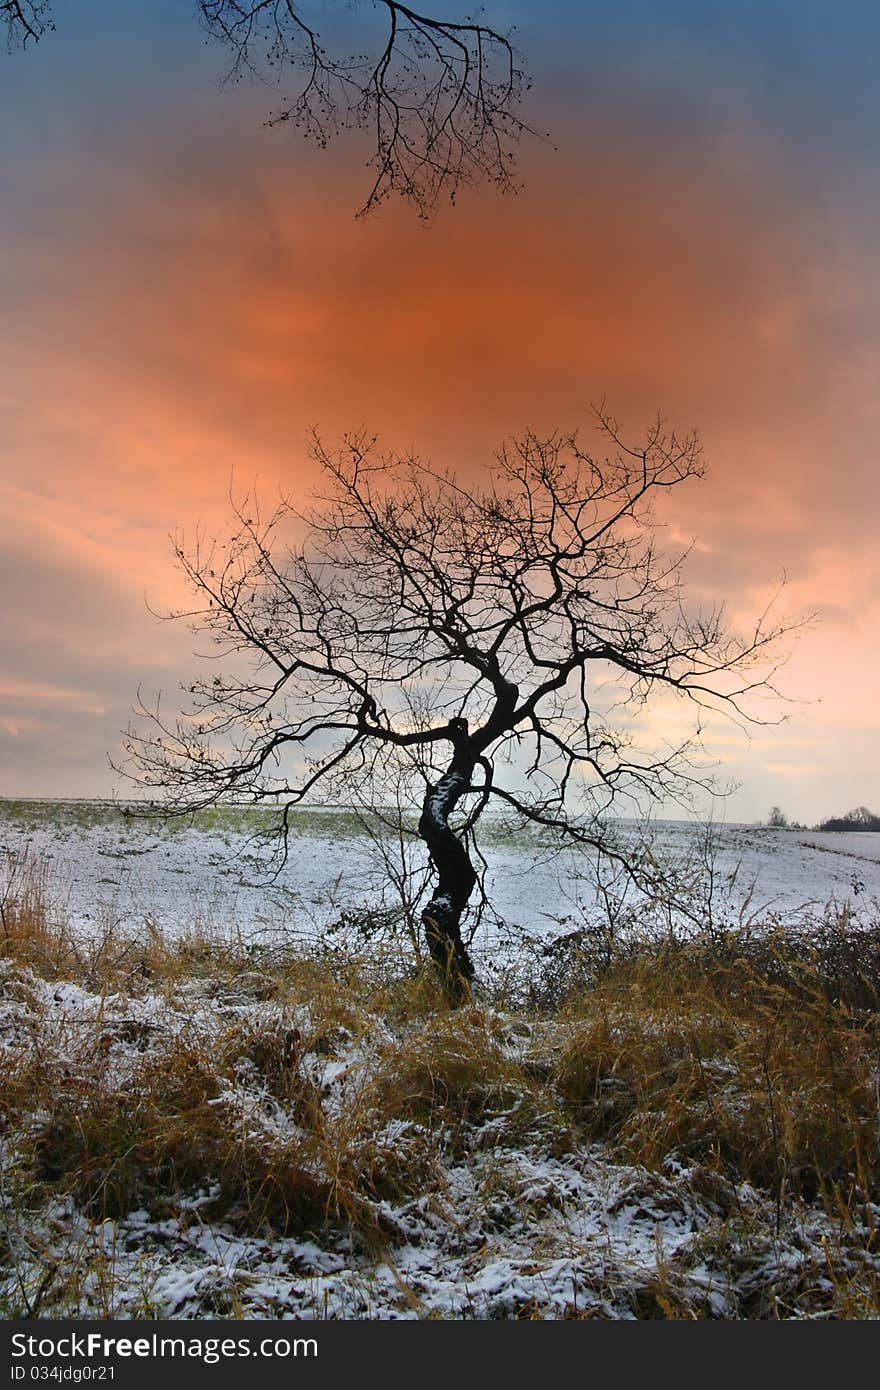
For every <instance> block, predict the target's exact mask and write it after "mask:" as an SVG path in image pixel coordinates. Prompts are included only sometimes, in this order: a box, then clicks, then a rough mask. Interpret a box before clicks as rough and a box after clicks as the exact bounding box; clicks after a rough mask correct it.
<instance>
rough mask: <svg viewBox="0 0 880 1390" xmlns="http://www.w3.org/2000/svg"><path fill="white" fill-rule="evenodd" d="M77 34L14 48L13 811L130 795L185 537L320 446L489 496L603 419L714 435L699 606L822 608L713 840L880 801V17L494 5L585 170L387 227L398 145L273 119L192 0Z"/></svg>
mask: <svg viewBox="0 0 880 1390" xmlns="http://www.w3.org/2000/svg"><path fill="white" fill-rule="evenodd" d="M341 8H342V7H341V6H338V5H333V4H330V3H327V4H326V5H323V6H322V5H321V3H320V0H318V2H317V3H316V4H314V5H313V13H316V14H318V15H320V14H321V13H322V12H326V13H327V14H328V15H329V14H330V13H331V11H334V12H335V11H337V10H339V9H341ZM434 8H435V10H436V12H437V13H442V14H443V15H445V16H449V17H452V15H453V13H454V12H456V11H457V10H458V5H457V3H456V0H442V3H440V0H438V4H437V5H435V6H434ZM464 8H466V7H463V10H462V13H463V12H464ZM55 15H56V20H57V32H55V33H54V34H50V35H49V36H47V37H46V38H45V39H44V40H43V41H42V42H41V43H40V44H39V46H38V47H36V48H30V49H29V51H28V52H27V53H25V54H21V53H17V54H16V53H13V54H10V55H8V56H7V55H6V54H4V53H2V52H0V129H2V132H3V139H2V143H0V586H2V594H3V603H2V609H0V632H2V646H0V651H2V658H0V795H3V796H28V795H36V796H93V795H107V794H109V793H111V792H112V791H113V790H114V788H115V787H118V786H119V784H118V782H117V780H116V779H115V777H114V775H113V773H112V772H111V771H110V769H109V765H108V752H113V751H114V750H115V749H118V747H119V742H120V730H121V729H122V728H123V727H124V726H125V725H126V723H127V722H128V718H129V713H130V706H131V704H132V703H133V701H134V699H135V697H136V694H137V690H138V687H139V686H142V687H143V688H144V691H145V692H148V693H149V692H153V693H154V692H156V691H158V690H159V689H162V690H165V691H169V692H173V691H174V689H175V688H176V686H177V683H178V681H179V680H180V679H182V678H184V677H185V676H186V674H187V672H188V671H189V670H190V669H191V667H192V666H193V659H192V657H191V651H192V648H193V638H192V636H191V635H190V634H189V633H188V632H187V631H186V630H185V629H184V628H183V627H182V626H177V625H171V624H167V623H162V622H161V621H159V620H158V619H157V617H156V616H154V613H153V612H151V609H154V610H162V609H163V607H167V606H169V605H173V604H174V603H176V602H180V601H181V599H182V597H183V590H182V586H181V581H180V579H179V576H178V575H177V573H176V571H175V569H174V567H173V563H172V557H171V550H170V545H169V541H168V535H169V532H172V531H174V530H176V529H177V528H179V527H182V528H183V529H184V530H185V531H186V532H188V533H190V534H192V533H193V531H194V529H195V527H196V525H197V524H199V523H202V524H203V525H204V526H205V527H206V528H207V530H208V531H209V532H210V531H217V530H219V529H220V528H221V527H222V526H223V524H224V520H225V518H226V516H227V514H228V493H229V490H230V486H232V487H233V488H234V489H235V490H236V491H237V492H241V491H243V490H244V489H246V488H249V487H250V486H252V485H254V484H256V487H257V489H258V490H259V491H260V492H261V493H263V494H264V495H266V496H270V495H271V494H272V493H273V491H274V490H275V489H277V486H278V485H281V486H282V487H283V488H284V489H285V490H287V491H291V492H293V493H295V494H299V493H301V494H302V496H303V499H304V500H305V499H306V496H307V494H308V492H309V489H310V487H311V486H312V484H313V482H314V469H313V466H312V465H311V464H310V463H309V462H308V456H307V449H308V439H307V436H308V432H309V430H310V428H311V427H313V426H314V427H317V428H318V430H319V431H320V433H321V435H322V436H323V437H324V438H325V439H326V440H327V441H328V442H332V441H334V440H336V439H338V438H339V437H340V436H341V435H342V433H343V432H344V431H346V430H350V429H354V428H358V427H360V426H365V427H367V428H368V429H369V430H370V431H371V432H372V431H375V432H377V433H378V434H379V436H380V439H381V442H382V443H383V444H384V445H385V446H387V448H388V449H389V450H398V451H407V450H415V451H417V452H418V453H419V454H421V455H422V456H424V457H428V458H430V459H432V460H433V461H434V462H435V463H436V464H438V465H441V466H453V467H456V468H459V469H461V470H463V471H466V472H468V474H470V475H474V476H475V475H476V474H477V473H478V472H479V470H480V469H482V468H483V467H485V465H486V464H487V463H488V462H489V461H491V458H492V452H493V450H494V449H495V448H496V447H497V446H498V445H499V444H500V443H501V441H502V440H503V439H504V438H505V437H507V436H510V435H513V434H517V433H521V432H522V431H523V430H525V429H526V428H531V429H534V430H536V431H537V432H539V433H542V432H549V431H550V430H552V429H554V428H556V427H559V428H562V429H564V430H571V429H574V428H576V427H578V426H580V427H582V429H583V435H582V439H583V442H584V443H585V444H588V443H589V440H590V425H589V410H590V405H591V403H592V402H596V401H598V400H600V399H602V398H603V397H604V398H605V399H606V400H607V402H608V404H609V406H610V408H611V409H612V410H613V411H614V413H615V414H616V415H617V416H618V417H619V418H620V419H621V420H622V422H623V424H624V428H625V430H626V431H627V432H628V433H629V434H631V435H633V436H634V437H638V436H639V435H641V434H642V433H643V431H644V427H645V426H646V424H647V423H648V422H649V421H650V419H651V418H652V417H653V416H654V415H655V414H656V413H657V412H658V411H660V412H662V413H663V414H664V415H665V416H668V417H669V419H670V421H671V422H672V423H673V424H675V425H676V426H679V427H681V428H688V427H690V426H695V427H696V428H697V429H698V430H699V432H700V434H701V436H702V439H703V443H704V447H705V454H706V461H707V465H708V474H707V477H706V479H705V480H704V481H703V482H695V483H693V484H690V485H689V486H688V487H687V488H686V489H682V490H680V491H679V492H678V494H677V495H676V497H675V506H674V509H673V510H672V511H671V512H670V513H669V515H668V516H667V517H666V520H667V521H668V524H669V528H670V535H671V537H672V538H673V539H677V540H685V541H687V540H690V539H691V538H692V537H696V538H697V544H696V546H695V549H694V552H693V554H692V556H691V559H690V561H689V564H688V568H687V575H688V577H689V585H690V588H691V590H692V591H693V592H694V593H695V594H697V595H700V596H702V597H705V598H706V599H707V600H710V601H711V600H712V599H718V600H724V601H725V602H726V604H727V607H728V612H729V614H730V617H731V620H732V621H733V622H742V621H746V620H747V618H748V616H749V615H753V614H754V613H755V611H756V609H757V608H759V607H760V605H761V604H762V603H763V601H764V600H765V598H766V596H767V594H768V593H769V592H770V590H771V589H772V588H773V586H774V585H775V584H776V583H777V582H778V581H779V579H780V578H781V576H782V574H783V572H785V574H786V575H787V578H788V584H787V588H786V590H785V593H784V596H783V599H782V609H783V611H785V612H788V613H791V614H800V613H805V612H807V611H815V612H816V613H817V615H818V622H817V624H816V625H815V626H814V627H812V628H811V630H810V631H809V632H807V633H806V634H805V635H804V636H803V637H802V638H801V640H800V642H799V643H798V645H797V648H796V650H795V652H794V654H793V656H792V659H791V661H790V662H789V664H788V666H787V668H786V670H785V672H784V674H783V676H782V679H781V684H782V687H783V689H784V691H785V692H786V694H787V695H788V696H790V697H792V699H793V700H794V701H795V702H796V703H794V704H792V705H791V707H790V713H791V717H790V718H789V720H788V721H787V723H785V724H784V725H782V726H780V727H774V728H769V729H763V730H760V729H759V730H756V731H755V732H754V734H753V736H752V738H751V740H750V741H749V740H748V739H747V738H746V737H745V736H744V735H743V733H742V732H741V731H740V730H739V729H737V728H735V727H731V729H730V730H729V731H728V732H727V734H726V735H725V736H724V737H723V738H721V739H720V740H719V741H718V742H717V745H716V752H717V754H718V756H719V757H720V758H721V759H722V760H723V767H722V771H723V774H724V775H725V776H726V777H730V778H733V779H735V780H736V781H737V782H739V783H740V788H739V790H738V791H736V792H735V793H734V794H733V795H732V796H731V797H730V798H729V799H728V801H727V802H726V803H725V805H724V806H723V807H716V808H715V811H716V814H718V815H724V816H725V817H726V819H728V820H734V821H735V820H756V819H765V818H766V816H767V813H768V811H769V809H770V806H771V805H772V804H774V803H778V804H779V805H780V806H781V807H782V808H783V809H784V810H785V811H786V812H787V813H788V815H789V816H790V817H792V818H797V819H800V820H802V821H806V822H813V821H815V820H818V819H819V818H821V817H823V816H826V815H831V814H835V813H836V814H839V813H841V812H843V811H846V810H848V809H849V808H850V807H852V806H855V805H858V804H861V803H864V804H867V805H869V806H872V807H873V808H874V809H880V751H878V750H880V699H878V690H880V656H878V646H880V641H878V639H880V546H878V540H877V532H878V522H880V391H878V386H880V240H878V227H880V84H878V82H877V78H876V61H877V53H878V51H880V8H878V7H877V6H876V5H875V4H873V3H868V2H867V0H865V3H856V2H855V0H852V2H851V3H848V4H846V5H841V4H839V3H836V2H835V0H821V2H820V0H801V3H798V4H794V3H792V0H737V3H736V4H729V3H721V0H642V2H641V3H637V2H636V0H601V3H599V2H598V0H583V3H577V4H575V3H569V4H566V3H560V2H559V0H556V2H555V3H554V0H549V2H548V3H543V4H541V5H540V6H539V5H537V4H528V3H525V0H519V2H516V3H515V2H513V0H485V16H484V17H485V20H486V22H488V23H491V24H493V25H494V26H495V27H498V28H507V27H509V26H510V25H511V24H515V25H516V30H517V32H516V41H517V43H518V46H519V48H520V50H521V51H522V53H523V54H524V56H525V59H526V64H527V66H528V68H529V71H530V73H531V76H532V78H533V86H532V89H531V91H530V93H529V95H528V97H527V105H526V110H525V116H526V118H527V119H528V120H529V121H530V123H531V124H532V125H534V126H535V127H538V128H540V129H541V130H546V131H548V132H549V133H550V136H551V138H552V144H550V143H541V142H539V141H537V140H530V141H528V142H527V143H526V144H524V145H523V147H522V151H521V160H520V176H521V180H522V184H523V187H522V191H521V192H520V193H519V194H518V195H517V196H515V197H504V196H502V195H500V194H499V193H498V192H496V191H495V190H494V189H492V188H491V187H483V188H479V189H476V190H466V191H465V192H464V193H462V194H461V196H460V198H459V200H458V202H457V204H456V206H454V207H448V206H444V207H442V208H441V209H440V211H439V212H438V215H437V216H436V218H435V220H434V221H433V222H432V223H431V224H430V225H428V226H423V225H421V224H420V223H419V222H418V220H417V218H416V217H415V215H414V214H413V212H412V211H411V210H410V209H408V208H407V207H405V206H403V205H400V206H397V205H395V204H392V203H388V204H386V205H385V206H383V207H382V208H380V209H379V210H378V211H377V212H376V213H375V214H373V215H371V216H370V217H369V218H366V219H361V220H357V219H356V218H355V213H356V212H357V210H358V208H359V206H360V205H361V203H362V202H363V199H364V197H365V196H366V193H367V191H368V188H369V174H368V172H367V170H366V169H365V167H364V163H365V159H366V157H367V154H368V147H367V145H366V143H364V142H363V141H362V140H361V139H360V138H359V137H357V136H353V137H340V139H339V140H338V141H337V142H336V143H335V144H333V145H331V146H330V148H329V149H328V150H326V151H323V152H322V151H320V150H317V149H315V148H313V147H311V146H309V145H306V144H304V143H303V141H302V140H301V139H300V138H299V136H298V135H297V133H296V132H295V131H294V130H293V129H291V128H287V127H284V126H282V127H279V128H276V129H267V128H265V127H264V126H263V124H262V122H263V120H264V118H265V116H266V115H267V114H268V112H269V110H270V109H272V107H273V95H272V93H271V92H267V91H266V90H264V89H261V88H258V87H255V86H249V85H239V86H235V87H226V88H221V87H220V86H219V84H218V79H219V78H220V76H221V75H222V73H223V71H224V55H223V53H222V52H221V51H220V50H219V49H218V48H217V47H216V46H212V45H210V44H207V43H206V42H205V37H204V35H203V34H202V33H201V32H200V30H199V27H198V24H197V22H196V19H195V16H194V7H192V6H190V5H189V4H188V3H186V0H150V3H138V2H137V0H57V3H56V5H55ZM145 596H146V599H147V601H148V603H147V602H145ZM148 604H149V606H148ZM662 717H663V716H662V712H661V714H658V716H657V718H658V719H662Z"/></svg>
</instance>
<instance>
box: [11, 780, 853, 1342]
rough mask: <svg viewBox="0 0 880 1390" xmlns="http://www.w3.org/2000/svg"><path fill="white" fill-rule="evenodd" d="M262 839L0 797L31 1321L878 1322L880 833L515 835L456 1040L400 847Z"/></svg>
mask: <svg viewBox="0 0 880 1390" xmlns="http://www.w3.org/2000/svg"><path fill="white" fill-rule="evenodd" d="M259 829H260V826H259V824H257V823H255V819H254V815H253V813H245V812H241V811H236V810H235V809H229V810H226V811H223V812H221V813H212V814H210V815H207V814H206V815H205V816H203V817H201V818H199V819H198V820H197V821H196V822H195V823H192V824H189V825H179V826H177V828H173V829H172V828H168V827H164V828H163V827H162V826H161V825H159V824H157V823H149V822H144V821H140V820H130V819H127V818H125V817H124V816H122V815H121V813H120V811H119V810H118V809H117V808H114V807H111V806H105V805H100V804H95V803H48V802H19V803H13V802H6V803H0V842H2V845H3V850H4V855H5V878H4V883H3V885H2V905H3V925H2V937H0V1050H2V1059H0V1061H2V1075H3V1080H2V1083H0V1155H2V1185H0V1201H2V1227H0V1309H2V1311H3V1314H4V1315H5V1316H7V1317H13V1318H19V1317H57V1316H90V1317H94V1316H101V1317H111V1316H116V1317H132V1318H144V1317H155V1316H160V1317H173V1318H200V1317H217V1316H221V1317H227V1316H228V1317H265V1316H272V1317H297V1318H304V1317H305V1318H336V1317H346V1318H413V1317H430V1318H524V1317H525V1318H591V1317H603V1318H645V1317H661V1318H662V1317H672V1318H695V1317H714V1318H766V1317H793V1318H828V1317H832V1318H835V1317H836V1318H839V1317H876V1316H877V1315H878V1313H880V1235H878V1220H880V1070H878V1029H877V1021H878V1007H880V995H878V989H880V911H878V906H877V899H878V897H880V837H878V836H873V835H858V836H853V835H849V836H847V835H834V836H829V835H820V834H818V833H816V832H793V831H785V832H782V831H770V830H766V829H762V828H757V827H751V828H750V827H744V826H729V827H714V828H712V829H711V830H707V829H706V828H705V827H689V826H685V825H683V824H678V823H674V822H666V823H660V824H659V825H657V826H655V827H654V828H653V831H652V834H651V836H650V840H649V848H650V853H651V854H652V855H653V856H654V858H655V859H656V860H657V861H658V862H662V863H663V864H664V865H665V866H666V867H667V868H668V873H669V881H670V883H674V884H675V887H676V896H677V899H678V900H679V906H676V907H673V906H672V904H671V901H668V900H663V901H661V900H655V901H653V902H647V901H645V900H639V899H637V898H634V897H633V896H632V894H631V892H630V890H629V889H628V888H627V885H626V884H625V883H624V882H622V881H621V880H620V879H619V878H615V877H613V876H612V877H609V876H608V874H607V873H604V871H603V872H598V871H597V868H596V866H595V865H593V864H590V863H588V862H584V860H583V859H577V858H574V857H573V856H567V857H558V856H552V855H551V854H550V852H549V849H550V847H549V846H548V845H546V844H542V843H541V842H540V840H532V841H530V842H528V843H527V844H526V845H525V846H523V845H522V844H521V843H517V842H516V841H515V839H514V837H513V836H512V835H511V834H510V832H509V830H508V829H507V828H505V827H504V826H503V825H501V824H498V825H496V826H493V827H492V829H491V833H490V835H489V837H488V841H487V846H486V852H487V858H488V860H489V864H490V869H489V871H488V873H487V880H486V888H487V896H488V897H489V899H490V901H491V903H492V908H493V912H492V914H489V915H487V916H486V917H485V919H484V921H483V923H482V925H481V926H480V927H479V929H478V931H477V934H476V937H475V941H474V948H475V958H476V960H477V963H478V970H479V975H480V987H479V989H478V991H477V993H476V995H475V998H474V1001H473V1003H471V1004H468V1005H467V1006H466V1007H463V1008H461V1009H458V1010H454V1011H452V1010H450V1009H449V1008H448V1007H447V1006H446V1005H445V1004H444V1002H443V1000H442V998H441V997H440V995H439V993H438V990H437V987H436V984H435V981H434V979H433V977H432V976H431V974H430V973H429V972H427V971H426V970H425V969H424V968H423V967H422V965H421V964H420V962H419V960H418V958H417V955H416V953H415V951H414V949H413V945H412V942H411V941H410V940H409V936H408V932H409V929H410V926H411V923H408V921H407V918H406V914H405V912H404V911H403V909H402V906H401V903H400V901H399V900H400V893H399V892H397V890H395V891H393V892H391V893H390V894H388V893H387V892H386V893H383V891H382V878H383V870H382V868H381V864H378V863H377V856H378V858H379V859H380V860H381V859H382V857H383V855H384V863H385V865H386V868H387V866H388V865H390V866H391V867H392V868H394V865H395V858H394V856H395V854H397V853H398V847H397V844H396V841H395V840H394V837H393V836H391V837H386V838H384V839H383V838H382V837H378V839H379V843H378V844H377V833H376V827H375V826H372V827H370V825H369V824H367V825H365V824H364V822H363V819H362V818H359V817H358V816H357V815H356V814H355V813H354V812H352V811H329V810H317V809H316V810H311V811H304V812H302V813H301V815H300V816H299V817H297V819H296V821H295V823H294V832H293V835H292V839H291V846H290V855H289V860H288V863H287V865H286V867H285V868H284V869H283V871H282V872H280V873H279V875H278V876H277V878H276V880H275V881H274V882H273V883H271V884H270V885H268V886H267V885H266V884H265V882H263V883H262V884H261V883H260V882H259V875H260V862H259V860H260V853H261V851H260V845H259V841H258V840H255V838H254V836H255V832H258V831H259ZM620 829H621V834H622V835H624V836H627V837H629V838H630V841H631V843H633V842H634V838H635V836H636V833H637V832H636V828H635V827H633V826H622V827H621V828H620ZM406 867H407V869H408V872H410V873H411V874H413V875H416V876H417V874H418V872H419V864H418V862H415V863H411V862H409V860H407V864H406ZM386 876H387V875H386ZM415 881H416V880H415V879H414V878H407V879H406V880H405V883H406V884H410V885H411V884H412V883H413V882H415ZM681 904H683V907H684V910H682V909H681Z"/></svg>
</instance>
